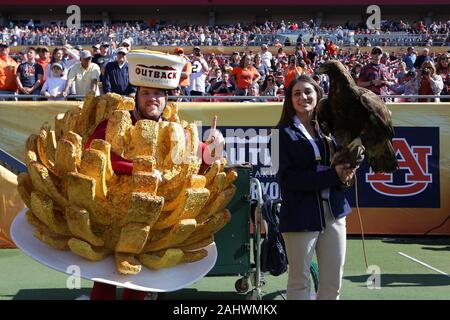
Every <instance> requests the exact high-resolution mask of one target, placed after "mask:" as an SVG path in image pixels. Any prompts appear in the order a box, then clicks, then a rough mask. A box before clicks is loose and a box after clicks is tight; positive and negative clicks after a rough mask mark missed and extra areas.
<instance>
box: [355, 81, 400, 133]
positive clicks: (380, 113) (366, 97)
mask: <svg viewBox="0 0 450 320" xmlns="http://www.w3.org/2000/svg"><path fill="white" fill-rule="evenodd" d="M357 88H358V91H359V95H360V101H361V104H362V106H363V107H364V108H366V109H367V111H369V113H370V116H371V117H370V118H371V119H375V121H376V122H377V124H378V125H379V127H380V129H384V131H385V132H386V134H387V136H388V137H389V138H391V139H392V138H393V137H394V127H393V126H392V120H391V115H390V112H389V110H388V109H387V108H386V105H385V104H384V102H383V101H382V100H381V99H380V97H378V96H377V95H376V94H375V93H373V92H372V91H370V90H367V89H365V88H361V87H357Z"/></svg>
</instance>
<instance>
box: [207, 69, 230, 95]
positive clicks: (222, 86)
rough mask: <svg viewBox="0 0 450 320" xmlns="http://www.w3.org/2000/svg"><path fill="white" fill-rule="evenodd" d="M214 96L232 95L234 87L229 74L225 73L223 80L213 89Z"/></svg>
mask: <svg viewBox="0 0 450 320" xmlns="http://www.w3.org/2000/svg"><path fill="white" fill-rule="evenodd" d="M212 91H213V95H214V94H218V95H224V94H226V95H229V96H230V95H232V94H233V92H234V85H233V83H231V81H230V75H229V74H228V73H224V74H223V75H222V79H221V80H219V81H217V82H216V84H215V85H214V86H213V88H212Z"/></svg>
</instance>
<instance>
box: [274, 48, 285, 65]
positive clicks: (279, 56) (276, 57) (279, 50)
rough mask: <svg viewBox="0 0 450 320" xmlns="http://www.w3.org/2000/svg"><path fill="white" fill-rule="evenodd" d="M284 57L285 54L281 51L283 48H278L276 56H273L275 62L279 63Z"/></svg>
mask: <svg viewBox="0 0 450 320" xmlns="http://www.w3.org/2000/svg"><path fill="white" fill-rule="evenodd" d="M284 57H286V53H285V52H284V51H283V48H282V47H280V48H278V51H277V54H276V56H275V60H276V62H281V60H282V59H283V58H284Z"/></svg>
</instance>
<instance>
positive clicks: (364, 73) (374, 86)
mask: <svg viewBox="0 0 450 320" xmlns="http://www.w3.org/2000/svg"><path fill="white" fill-rule="evenodd" d="M382 54H383V50H382V49H381V47H373V48H372V51H371V53H370V58H371V61H370V63H368V64H367V65H365V66H364V67H362V69H361V72H360V74H359V78H358V85H359V86H361V87H363V88H367V89H369V90H371V91H372V92H374V93H376V94H383V95H384V94H387V93H388V90H387V89H388V86H389V85H391V84H392V83H391V79H390V76H389V72H388V70H387V69H386V67H385V66H384V65H383V64H381V63H380V61H381V55H382Z"/></svg>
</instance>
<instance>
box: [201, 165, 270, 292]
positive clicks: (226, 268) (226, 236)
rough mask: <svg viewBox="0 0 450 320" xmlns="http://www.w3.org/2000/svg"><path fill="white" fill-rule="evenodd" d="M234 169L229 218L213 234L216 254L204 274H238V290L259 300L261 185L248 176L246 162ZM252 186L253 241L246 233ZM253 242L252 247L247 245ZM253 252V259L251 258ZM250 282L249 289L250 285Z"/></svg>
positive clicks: (250, 173) (261, 280)
mask: <svg viewBox="0 0 450 320" xmlns="http://www.w3.org/2000/svg"><path fill="white" fill-rule="evenodd" d="M233 169H235V170H236V171H237V173H238V179H237V180H236V181H235V183H234V184H235V186H236V187H237V191H236V194H235V196H234V198H233V200H232V201H231V202H230V204H229V205H228V209H229V210H230V212H231V214H232V217H231V220H230V222H229V223H228V224H227V225H226V226H225V227H224V228H223V229H222V230H220V231H219V232H218V233H217V234H215V236H214V240H215V242H216V246H217V251H218V256H217V262H216V265H215V266H214V268H213V269H212V270H211V271H210V272H209V273H208V276H228V275H238V276H240V277H241V278H239V279H238V280H236V282H235V288H236V291H237V292H239V293H245V292H248V293H247V296H246V298H247V299H248V300H261V287H262V286H264V284H265V283H264V280H263V278H262V274H261V222H262V211H261V210H262V205H263V199H262V189H261V184H260V182H259V180H258V179H256V178H252V177H251V175H252V167H251V166H250V165H239V166H234V167H233ZM253 188H256V190H257V192H256V199H254V200H256V201H257V209H256V217H255V224H254V226H255V227H254V232H253V238H254V239H253V242H251V234H250V214H251V212H250V205H251V200H252V199H251V195H250V192H251V190H252V189H253ZM252 244H253V250H252V248H251V246H252ZM252 252H254V255H253V256H254V257H253V260H254V263H252V262H251V256H252V254H251V253H252ZM250 283H251V284H252V286H253V289H252V290H251V291H249V289H250Z"/></svg>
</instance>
